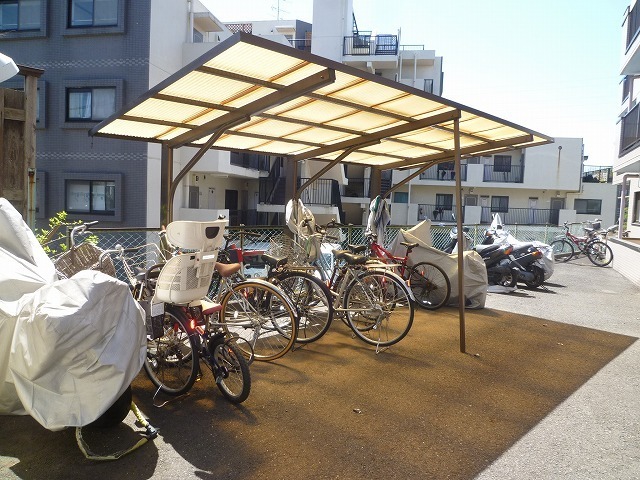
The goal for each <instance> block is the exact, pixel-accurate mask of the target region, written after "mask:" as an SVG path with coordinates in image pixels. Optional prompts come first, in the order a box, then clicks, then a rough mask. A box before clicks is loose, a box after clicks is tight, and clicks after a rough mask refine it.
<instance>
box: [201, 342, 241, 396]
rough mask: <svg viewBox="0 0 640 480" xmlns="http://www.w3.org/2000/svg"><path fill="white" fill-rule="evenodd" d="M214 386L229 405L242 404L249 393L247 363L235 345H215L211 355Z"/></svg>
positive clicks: (226, 343)
mask: <svg viewBox="0 0 640 480" xmlns="http://www.w3.org/2000/svg"><path fill="white" fill-rule="evenodd" d="M211 355H212V357H213V364H214V372H215V373H214V375H215V380H216V385H217V386H218V388H219V389H220V392H222V395H224V397H225V398H226V399H227V400H229V401H230V402H231V403H236V404H237V403H242V402H244V401H245V400H246V399H247V398H248V397H249V393H250V392H251V374H250V372H249V362H248V361H247V359H246V358H245V356H244V355H243V353H242V351H241V350H240V348H238V346H237V345H234V344H233V343H231V342H229V341H227V342H222V343H219V344H217V345H216V346H215V347H214V349H213V352H212V353H211Z"/></svg>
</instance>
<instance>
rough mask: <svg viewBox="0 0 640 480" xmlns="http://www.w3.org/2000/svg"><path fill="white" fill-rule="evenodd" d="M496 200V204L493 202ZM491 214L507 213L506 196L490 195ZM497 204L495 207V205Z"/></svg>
mask: <svg viewBox="0 0 640 480" xmlns="http://www.w3.org/2000/svg"><path fill="white" fill-rule="evenodd" d="M494 200H496V202H494ZM490 202H491V207H490V208H491V213H508V212H509V196H508V195H491V200H490ZM496 203H497V205H496Z"/></svg>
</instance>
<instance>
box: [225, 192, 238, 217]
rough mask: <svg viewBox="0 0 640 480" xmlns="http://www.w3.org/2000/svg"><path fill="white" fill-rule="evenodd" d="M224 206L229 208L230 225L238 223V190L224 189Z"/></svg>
mask: <svg viewBox="0 0 640 480" xmlns="http://www.w3.org/2000/svg"><path fill="white" fill-rule="evenodd" d="M224 208H226V209H228V210H229V225H238V191H237V190H225V191H224Z"/></svg>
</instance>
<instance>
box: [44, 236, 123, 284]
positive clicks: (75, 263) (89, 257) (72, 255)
mask: <svg viewBox="0 0 640 480" xmlns="http://www.w3.org/2000/svg"><path fill="white" fill-rule="evenodd" d="M102 253H103V250H102V249H101V248H98V247H96V246H95V245H94V244H92V243H86V242H85V243H82V244H80V245H78V246H76V247H72V248H70V249H69V250H67V251H66V252H64V253H63V254H62V255H60V256H59V257H57V258H56V259H54V262H53V264H54V265H55V267H56V270H57V271H58V273H60V274H61V275H62V276H64V277H66V278H70V277H72V276H74V275H75V274H76V273H78V272H80V271H82V270H98V271H100V272H102V273H105V274H107V275H111V276H112V277H115V276H116V269H115V266H114V264H113V260H112V259H111V256H109V255H105V257H104V258H103V259H102V264H100V255H101V254H102Z"/></svg>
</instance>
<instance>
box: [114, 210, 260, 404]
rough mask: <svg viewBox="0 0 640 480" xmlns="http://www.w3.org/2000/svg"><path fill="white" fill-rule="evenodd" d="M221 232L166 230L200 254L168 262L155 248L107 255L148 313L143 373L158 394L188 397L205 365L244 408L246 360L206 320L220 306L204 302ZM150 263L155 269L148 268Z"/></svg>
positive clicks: (203, 226) (199, 227) (215, 225)
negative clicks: (114, 260) (116, 262)
mask: <svg viewBox="0 0 640 480" xmlns="http://www.w3.org/2000/svg"><path fill="white" fill-rule="evenodd" d="M225 223H226V222H225ZM223 228H224V224H223V223H222V222H220V221H218V222H173V223H172V224H170V225H169V226H168V227H167V234H169V233H170V232H172V231H174V232H175V234H176V235H175V236H176V238H178V240H180V241H181V243H182V245H181V246H183V247H184V248H188V249H193V250H196V249H197V250H199V251H198V252H196V253H188V254H178V255H175V256H172V257H171V258H169V259H167V260H166V262H165V261H164V258H163V257H162V254H161V251H160V249H159V248H158V247H157V245H154V244H148V245H142V246H139V247H133V248H123V247H122V246H117V247H116V248H115V249H112V250H106V251H105V255H111V254H116V258H118V259H119V260H121V262H122V266H123V269H124V271H125V273H126V276H127V278H128V280H129V282H130V288H131V291H132V294H133V296H134V298H135V299H136V301H138V302H139V303H140V305H141V306H142V307H143V308H144V310H145V312H146V314H147V315H146V317H147V355H146V359H145V363H144V370H145V373H146V374H147V376H148V377H149V379H150V380H151V382H152V383H153V384H154V385H155V386H156V388H157V390H156V394H155V395H157V394H158V392H160V391H162V392H164V393H166V394H168V395H172V396H177V395H182V394H184V393H186V392H188V391H189V390H190V389H191V388H192V387H193V384H194V383H195V382H196V380H197V379H198V378H199V377H200V376H201V370H200V363H201V362H200V360H202V363H204V364H205V365H206V366H207V367H208V368H209V369H210V370H211V372H212V374H213V376H214V378H215V382H216V385H217V386H218V388H219V390H220V391H221V393H222V394H223V395H224V397H225V398H227V399H228V400H229V401H231V402H232V403H242V402H244V401H245V400H246V399H247V398H248V396H249V393H250V390H251V377H250V372H249V362H248V360H247V358H246V357H245V356H244V354H243V352H242V351H241V349H240V348H239V347H238V345H237V344H236V342H235V339H234V338H232V337H230V336H228V335H227V332H226V331H225V330H224V329H223V328H222V327H221V326H219V325H218V326H216V325H214V324H213V322H212V323H209V322H208V321H207V320H208V317H207V315H211V314H213V313H214V312H216V311H218V310H220V309H221V308H222V306H220V305H209V304H205V303H203V302H202V301H201V300H200V298H201V297H202V296H203V294H204V293H206V290H207V288H208V280H209V279H210V278H211V275H212V266H213V259H212V258H211V257H214V258H215V249H216V248H217V247H216V242H217V241H218V240H217V238H218V236H219V232H220V229H223ZM191 237H194V238H191ZM173 243H175V239H174V242H173ZM140 252H142V254H141V253H140ZM207 257H209V258H207ZM135 258H137V259H142V264H143V265H144V267H140V266H139V265H136V264H135V263H134V259H135ZM154 258H155V259H157V260H160V262H158V261H157V260H156V261H154V260H153V259H154ZM148 263H151V266H149V267H147V264H148ZM196 265H197V266H196ZM203 285H204V287H203ZM155 395H154V398H155Z"/></svg>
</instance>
